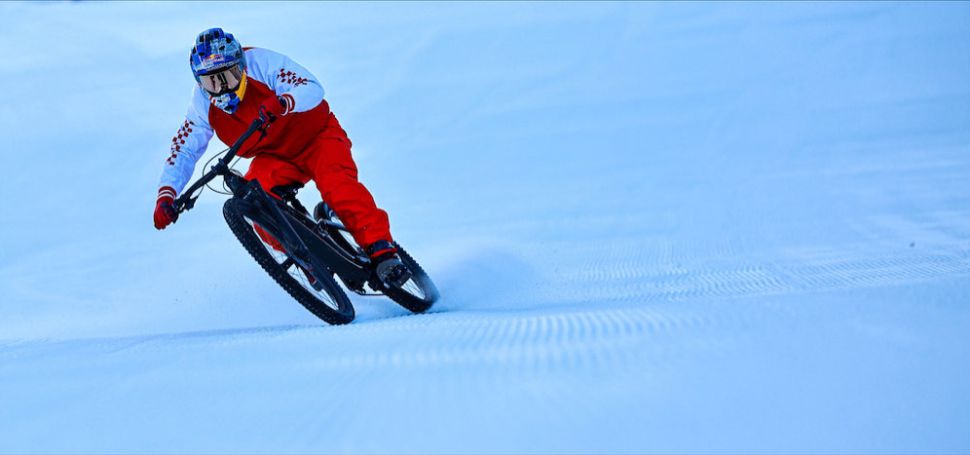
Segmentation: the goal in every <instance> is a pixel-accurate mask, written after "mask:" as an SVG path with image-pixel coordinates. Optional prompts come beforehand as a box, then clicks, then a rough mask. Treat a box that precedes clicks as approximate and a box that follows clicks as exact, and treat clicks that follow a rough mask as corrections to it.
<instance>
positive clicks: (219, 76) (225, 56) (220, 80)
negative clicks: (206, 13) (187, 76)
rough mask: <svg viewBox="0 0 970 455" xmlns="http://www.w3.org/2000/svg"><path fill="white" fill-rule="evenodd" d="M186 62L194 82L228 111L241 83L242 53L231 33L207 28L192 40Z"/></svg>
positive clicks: (242, 70) (233, 102)
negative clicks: (193, 41)
mask: <svg viewBox="0 0 970 455" xmlns="http://www.w3.org/2000/svg"><path fill="white" fill-rule="evenodd" d="M189 65H190V66H191V67H192V74H193V75H194V76H195V80H196V82H198V83H199V86H200V87H202V89H203V90H205V91H206V92H208V93H209V96H210V97H211V98H212V101H213V103H214V104H216V105H217V106H219V107H220V108H222V109H223V110H226V111H227V112H230V113H232V112H233V111H235V108H236V106H238V104H239V98H238V96H237V95H236V94H235V91H236V90H237V89H239V88H240V84H241V83H243V82H244V77H245V76H244V73H245V71H246V55H245V54H244V53H243V48H242V45H241V44H239V41H238V40H236V38H235V37H234V36H232V34H231V33H226V32H224V31H222V29H221V28H210V29H208V30H206V31H204V32H202V33H199V36H198V37H197V38H196V39H195V45H194V46H192V51H191V53H190V54H189Z"/></svg>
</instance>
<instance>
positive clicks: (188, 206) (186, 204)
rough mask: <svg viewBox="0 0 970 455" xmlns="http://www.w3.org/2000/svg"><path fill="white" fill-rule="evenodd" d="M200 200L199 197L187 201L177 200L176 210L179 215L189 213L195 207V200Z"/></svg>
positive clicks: (188, 198)
mask: <svg viewBox="0 0 970 455" xmlns="http://www.w3.org/2000/svg"><path fill="white" fill-rule="evenodd" d="M198 198H199V197H198V196H196V197H186V198H185V199H182V198H178V199H176V200H175V210H176V211H177V212H178V213H182V212H188V211H189V210H192V208H193V207H195V200H196V199H198Z"/></svg>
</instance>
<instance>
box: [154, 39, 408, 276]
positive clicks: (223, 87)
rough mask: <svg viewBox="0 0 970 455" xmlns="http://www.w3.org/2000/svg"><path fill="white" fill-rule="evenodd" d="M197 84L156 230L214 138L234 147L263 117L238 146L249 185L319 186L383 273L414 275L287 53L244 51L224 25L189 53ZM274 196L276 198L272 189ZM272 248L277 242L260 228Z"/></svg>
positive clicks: (330, 118) (306, 76)
mask: <svg viewBox="0 0 970 455" xmlns="http://www.w3.org/2000/svg"><path fill="white" fill-rule="evenodd" d="M189 63H190V66H191V68H192V73H193V74H194V75H195V80H196V82H197V86H196V87H195V89H194V91H193V95H192V102H191V104H190V106H189V109H188V113H187V114H186V116H185V121H184V122H182V126H181V127H180V128H179V130H178V132H177V133H176V135H175V137H173V138H172V144H171V153H170V154H169V156H168V158H167V159H166V160H165V165H164V168H163V171H162V176H161V179H160V182H159V189H158V198H157V200H156V203H155V214H154V221H155V228H156V229H165V227H166V226H168V225H169V224H171V223H173V222H175V220H176V219H177V218H178V212H177V211H176V210H175V207H174V200H175V198H176V197H178V195H179V192H180V191H182V190H183V189H184V188H185V185H186V183H187V182H188V180H189V178H190V177H191V176H192V172H193V170H194V169H195V165H196V162H197V161H198V160H199V158H200V157H201V156H202V154H203V153H205V150H206V147H207V146H208V143H209V140H210V139H211V138H212V135H213V134H215V135H217V136H218V137H219V139H220V140H221V141H222V142H223V143H226V144H232V143H234V142H235V141H236V139H238V138H239V136H241V135H242V133H243V132H244V131H245V130H246V129H247V127H248V126H249V125H250V124H251V123H252V121H253V120H255V119H256V117H257V116H258V115H259V114H260V113H262V114H264V115H265V116H266V117H267V118H268V119H269V120H270V121H271V122H272V124H273V125H272V127H271V128H268V129H267V130H266V134H265V136H264V137H260V135H258V134H257V135H253V137H250V138H249V139H248V140H247V141H246V142H245V143H244V145H243V147H242V148H241V149H240V156H242V157H244V158H252V159H253V160H252V163H251V164H250V167H249V171H248V172H247V173H246V179H249V180H252V179H256V180H258V181H259V184H260V186H262V187H263V189H265V190H266V191H267V192H269V191H270V189H271V188H273V187H275V186H278V185H288V184H293V183H306V182H308V181H310V180H313V181H314V182H316V184H317V187H318V188H319V189H320V193H321V196H322V197H323V200H324V201H325V202H326V203H327V204H328V205H329V206H330V207H331V208H332V209H333V210H334V212H335V213H336V214H337V216H339V217H340V220H341V221H343V223H344V225H345V226H346V227H347V229H348V230H349V231H350V232H351V234H352V235H353V237H354V239H355V240H356V241H357V243H358V244H359V245H361V246H362V247H363V248H364V250H365V251H366V252H367V254H368V255H370V257H371V259H372V260H373V262H374V264H376V272H377V274H378V276H379V277H380V278H381V279H382V280H384V281H385V282H387V283H394V284H398V285H400V284H402V283H403V282H404V281H407V279H408V278H409V276H410V272H409V271H408V269H407V267H406V266H405V265H404V264H403V263H401V260H400V258H399V257H398V255H397V250H396V248H395V247H394V245H393V243H392V238H391V231H390V224H389V222H388V218H387V213H386V212H385V211H383V210H381V209H380V208H378V207H377V205H376V203H375V202H374V198H373V196H371V194H370V192H369V191H368V190H367V188H365V187H364V185H363V184H361V183H360V182H359V181H358V180H357V166H356V164H355V163H354V160H353V157H352V156H351V153H350V148H351V142H350V139H349V138H348V137H347V133H346V132H345V131H344V130H343V128H341V126H340V123H339V122H338V121H337V118H336V117H335V116H334V114H333V112H330V106H329V104H328V103H327V101H326V100H324V91H323V87H322V86H321V85H320V82H319V81H318V80H317V78H316V77H314V76H313V74H311V73H310V72H309V71H307V70H306V69H305V68H303V67H302V66H300V65H298V64H297V63H296V62H294V61H293V60H291V59H290V58H288V57H287V56H285V55H283V54H279V53H277V52H273V51H271V50H267V49H261V48H250V47H246V48H244V47H242V46H241V45H240V44H239V41H237V40H236V38H235V37H234V36H233V35H232V34H230V33H226V32H224V31H223V30H222V29H221V28H212V29H209V30H205V31H203V32H202V33H200V34H199V36H198V38H196V40H195V45H194V46H193V47H192V50H191V54H190V56H189ZM270 194H272V193H270ZM257 232H258V233H259V235H260V237H262V238H263V239H264V240H265V241H267V243H269V244H271V245H273V246H274V248H277V249H281V247H280V245H279V243H278V242H277V241H276V239H274V238H272V237H271V236H270V235H269V234H268V233H266V232H265V231H263V230H262V229H261V228H259V227H258V226H257Z"/></svg>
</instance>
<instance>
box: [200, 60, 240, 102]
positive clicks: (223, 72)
mask: <svg viewBox="0 0 970 455" xmlns="http://www.w3.org/2000/svg"><path fill="white" fill-rule="evenodd" d="M242 79H243V70H242V66H241V65H232V66H230V67H228V68H220V69H217V70H214V71H209V72H207V73H204V74H201V75H199V85H200V86H201V87H202V89H204V90H205V91H207V92H209V94H210V95H212V96H219V95H224V94H226V93H232V92H234V91H235V90H236V89H237V88H239V83H240V82H242Z"/></svg>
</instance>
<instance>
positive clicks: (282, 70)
mask: <svg viewBox="0 0 970 455" xmlns="http://www.w3.org/2000/svg"><path fill="white" fill-rule="evenodd" d="M246 64H247V67H248V72H249V75H250V76H251V77H253V78H254V79H256V80H258V81H260V82H262V83H264V84H266V85H267V86H269V87H270V88H271V89H273V91H274V92H276V94H277V95H278V96H280V97H282V98H283V99H284V100H285V101H286V112H304V111H309V110H310V109H313V108H315V107H317V106H319V105H320V102H321V101H323V96H324V91H323V86H322V85H320V82H319V81H317V78H316V76H314V75H313V73H311V72H309V71H307V69H306V68H304V67H302V66H300V65H299V64H298V63H296V62H294V61H293V60H291V59H290V58H289V57H287V56H285V55H283V54H280V53H278V52H273V51H271V50H268V49H261V48H253V49H249V50H248V51H247V52H246Z"/></svg>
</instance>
